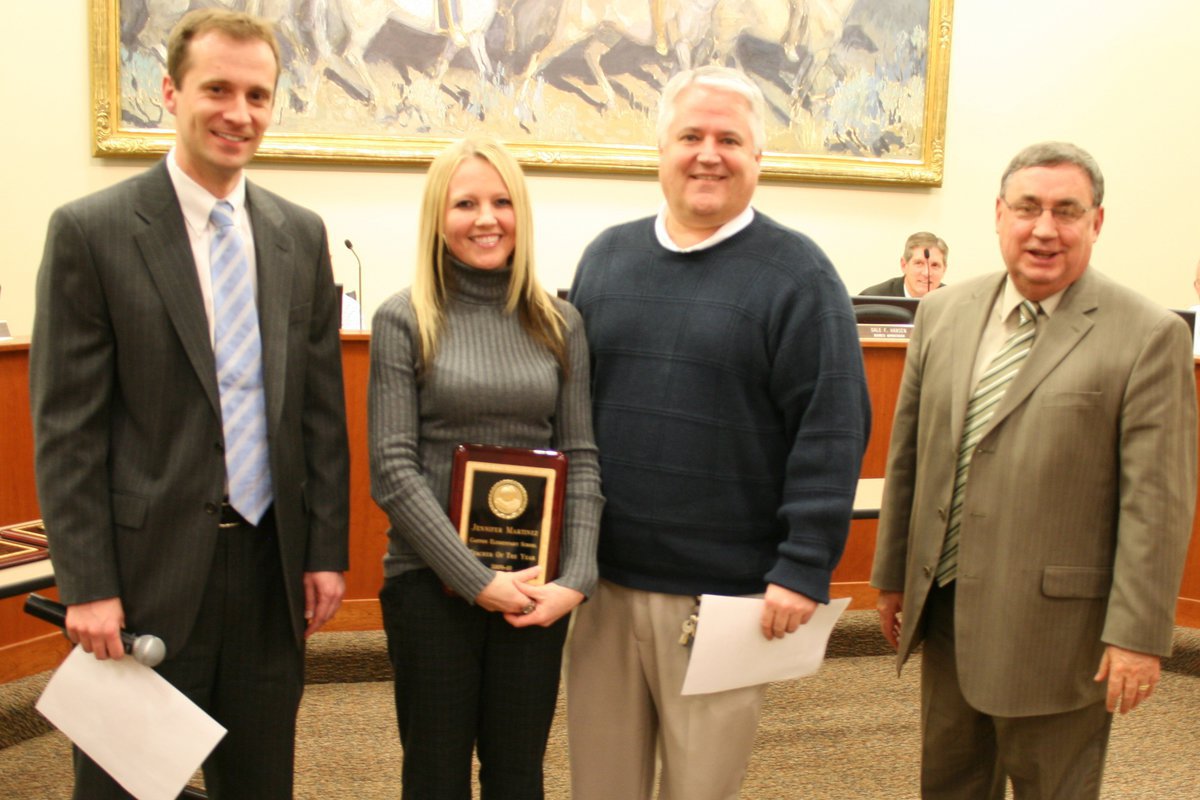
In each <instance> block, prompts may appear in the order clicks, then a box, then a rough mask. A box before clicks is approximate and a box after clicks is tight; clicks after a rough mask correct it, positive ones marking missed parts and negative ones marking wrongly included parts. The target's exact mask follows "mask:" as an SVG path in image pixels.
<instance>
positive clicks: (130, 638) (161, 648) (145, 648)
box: [25, 594, 167, 667]
mask: <svg viewBox="0 0 1200 800" xmlns="http://www.w3.org/2000/svg"><path fill="white" fill-rule="evenodd" d="M25 613H26V614H29V615H31V616H34V617H37V618H38V619H40V620H44V621H46V622H49V623H50V624H51V625H57V626H58V627H60V628H62V627H63V626H65V625H66V624H67V608H66V606H64V605H63V604H62V603H56V602H54V601H53V600H50V599H49V598H46V597H42V596H41V595H39V594H31V595H29V597H27V598H25ZM121 646H122V647H123V648H124V649H125V652H126V653H128V654H129V655H131V656H133V660H134V661H137V662H138V663H139V664H144V665H145V666H147V667H157V666H158V665H159V664H161V663H162V660H163V658H164V657H165V656H166V655H167V646H166V645H165V644H163V640H162V639H160V638H158V637H157V636H151V635H150V634H143V635H141V636H138V635H136V634H133V633H130V632H129V631H121Z"/></svg>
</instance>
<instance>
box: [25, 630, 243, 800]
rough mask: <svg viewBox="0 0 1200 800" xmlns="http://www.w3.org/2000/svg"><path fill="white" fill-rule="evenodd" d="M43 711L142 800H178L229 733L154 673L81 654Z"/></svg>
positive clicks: (44, 699)
mask: <svg viewBox="0 0 1200 800" xmlns="http://www.w3.org/2000/svg"><path fill="white" fill-rule="evenodd" d="M37 710H38V711H40V712H42V714H44V715H45V716H46V719H48V720H50V722H52V723H53V724H54V726H55V727H56V728H58V729H59V730H60V731H62V732H63V733H65V734H66V735H67V737H68V738H70V739H71V741H73V742H74V743H75V744H77V745H78V746H79V749H81V750H83V752H85V753H87V754H88V756H90V757H91V759H92V760H93V761H95V762H96V763H97V764H99V765H100V766H101V767H103V768H104V769H105V770H106V771H107V772H108V774H109V775H111V776H112V777H113V778H114V779H115V780H116V781H117V783H119V784H121V785H122V786H124V787H125V790H126V791H128V792H129V793H130V794H132V795H133V796H134V797H137V798H138V800H159V799H160V798H161V799H162V800H174V798H176V797H178V796H179V793H180V792H181V791H182V790H183V787H184V785H185V784H186V783H187V782H188V780H189V779H190V778H191V777H192V774H193V773H194V772H195V771H196V769H197V768H198V767H199V766H200V764H201V763H202V762H203V761H204V759H205V758H207V757H208V754H209V753H210V752H212V749H213V748H214V747H216V745H217V742H219V741H221V737H222V736H224V735H225V729H224V728H223V727H221V726H220V725H219V724H217V722H216V721H215V720H213V718H212V717H210V716H208V714H205V713H204V712H203V711H202V710H201V709H200V708H199V707H198V706H196V704H195V703H193V702H192V701H191V700H189V699H188V698H187V697H186V696H184V695H183V693H182V692H180V691H179V690H178V689H176V688H175V687H174V686H172V685H171V684H169V683H167V681H166V679H165V678H163V677H162V676H161V675H159V674H158V673H157V672H155V671H154V670H152V669H150V668H149V667H146V666H143V665H141V664H139V663H138V662H136V661H134V660H133V658H131V657H129V656H126V657H125V658H122V659H121V660H120V661H113V660H108V661H99V660H97V659H96V658H95V657H94V656H92V655H91V654H90V653H85V652H83V649H82V648H80V647H76V648H75V649H74V650H72V651H71V654H70V655H69V656H67V659H66V660H65V661H64V662H63V663H62V666H60V667H59V668H58V671H57V672H55V673H54V675H53V676H52V677H51V678H50V682H49V683H47V684H46V689H45V691H43V692H42V696H41V697H40V698H39V699H38V702H37Z"/></svg>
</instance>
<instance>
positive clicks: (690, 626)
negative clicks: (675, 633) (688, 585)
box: [679, 597, 700, 647]
mask: <svg viewBox="0 0 1200 800" xmlns="http://www.w3.org/2000/svg"><path fill="white" fill-rule="evenodd" d="M699 622H700V598H699V597H697V598H696V607H695V609H693V610H692V613H691V614H689V615H688V618H687V619H685V620H684V621H683V625H682V626H681V629H682V633H681V634H680V636H679V643H680V644H681V645H683V646H684V647H689V646H691V644H692V640H693V639H695V638H696V625H697V623H699Z"/></svg>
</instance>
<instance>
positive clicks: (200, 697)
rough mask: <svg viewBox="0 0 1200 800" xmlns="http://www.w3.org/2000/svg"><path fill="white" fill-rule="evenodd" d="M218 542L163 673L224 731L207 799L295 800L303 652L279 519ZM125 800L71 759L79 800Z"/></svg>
mask: <svg viewBox="0 0 1200 800" xmlns="http://www.w3.org/2000/svg"><path fill="white" fill-rule="evenodd" d="M218 537H219V539H218V544H217V549H216V554H215V555H214V557H213V563H212V566H211V568H210V570H209V580H208V584H207V588H206V590H205V594H204V600H203V603H202V605H201V609H200V614H199V616H198V618H197V620H196V625H195V628H193V630H192V634H191V636H190V637H189V639H188V641H187V643H186V644H185V645H184V646H183V648H182V649H180V650H179V651H178V652H175V653H171V654H170V656H169V657H168V658H167V659H166V660H165V661H163V663H162V664H160V665H159V666H158V667H157V671H158V673H159V674H160V675H162V676H163V677H164V678H166V679H167V680H168V681H170V683H171V684H172V685H174V686H175V687H176V688H178V689H179V690H180V691H181V692H183V693H184V694H185V695H187V696H188V697H189V698H190V699H191V700H192V702H194V703H196V705H198V706H200V708H202V709H204V710H205V711H206V712H208V713H209V714H210V715H211V716H212V717H213V718H214V719H215V720H216V721H217V722H219V723H220V724H221V725H223V726H224V727H225V728H227V729H228V733H227V734H226V735H225V737H224V738H223V739H222V740H221V741H220V742H219V743H218V744H217V746H216V748H215V749H214V750H213V752H212V753H211V754H210V755H209V757H208V759H207V760H205V762H204V780H205V786H206V788H207V791H208V796H209V798H210V800H242V798H244V799H245V800H290V799H291V797H292V777H293V753H294V748H295V739H296V713H297V711H298V710H299V708H300V697H301V694H302V693H303V691H304V653H303V650H302V648H301V647H299V646H298V645H297V644H296V640H295V636H294V634H293V631H292V623H291V620H290V618H289V612H288V604H287V599H286V594H285V590H284V584H283V576H282V570H281V567H280V556H279V543H278V541H277V537H276V533H275V524H274V514H273V513H272V511H270V510H268V511H267V514H266V516H264V517H263V519H262V520H261V521H260V523H259V526H258V527H253V526H251V525H249V524H242V525H240V526H237V527H234V528H227V529H222V530H221V531H220V532H219V533H218ZM137 633H153V631H137ZM170 645H171V643H170V642H167V646H168V652H170ZM129 796H130V795H129V794H128V793H127V792H125V790H124V789H122V788H121V787H120V785H119V784H117V782H116V781H114V780H113V779H112V778H110V777H109V776H108V773H106V772H105V771H104V770H102V769H101V768H100V767H99V766H97V765H96V764H95V763H94V762H93V761H92V760H91V759H89V758H88V757H87V756H85V755H83V754H82V753H81V752H79V751H78V750H76V751H75V794H74V797H75V798H76V800H110V798H114V799H115V798H122V799H123V798H128V797H129Z"/></svg>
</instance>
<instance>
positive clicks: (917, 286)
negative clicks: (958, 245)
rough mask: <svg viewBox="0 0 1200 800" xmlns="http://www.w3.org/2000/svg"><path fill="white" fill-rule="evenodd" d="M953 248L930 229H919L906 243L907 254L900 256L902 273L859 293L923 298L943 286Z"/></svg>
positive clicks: (905, 252) (905, 251) (905, 250)
mask: <svg viewBox="0 0 1200 800" xmlns="http://www.w3.org/2000/svg"><path fill="white" fill-rule="evenodd" d="M949 257H950V248H949V247H947V246H946V242H945V241H943V240H942V239H939V238H938V237H937V236H936V235H934V234H932V233H929V232H928V231H919V232H917V233H914V234H913V235H912V236H909V237H908V240H907V241H906V242H905V243H904V255H903V256H901V257H900V272H901V275H900V276H899V277H897V278H892V279H891V280H886V281H884V282H883V283H877V284H875V285H874V286H868V287H867V288H866V289H863V290H862V291H861V292H859V294H860V295H870V296H874V297H924V296H925V295H926V294H928V293H929V292H932V291H933V290H934V289H936V288H938V287H939V286H941V285H942V276H943V275H945V274H946V262H947V260H948V259H949Z"/></svg>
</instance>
